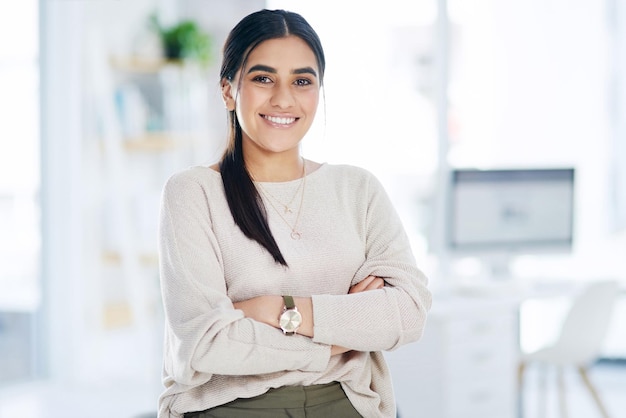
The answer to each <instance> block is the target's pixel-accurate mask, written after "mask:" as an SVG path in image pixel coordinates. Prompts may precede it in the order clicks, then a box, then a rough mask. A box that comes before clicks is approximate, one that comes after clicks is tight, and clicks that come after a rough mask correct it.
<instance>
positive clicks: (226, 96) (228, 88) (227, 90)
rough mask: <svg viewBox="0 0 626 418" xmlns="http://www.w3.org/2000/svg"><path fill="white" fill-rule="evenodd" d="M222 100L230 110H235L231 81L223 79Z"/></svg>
mask: <svg viewBox="0 0 626 418" xmlns="http://www.w3.org/2000/svg"><path fill="white" fill-rule="evenodd" d="M222 100H223V101H224V106H225V107H226V109H227V110H228V111H233V110H235V99H234V97H233V86H232V84H231V83H230V81H228V80H226V79H225V78H223V79H222Z"/></svg>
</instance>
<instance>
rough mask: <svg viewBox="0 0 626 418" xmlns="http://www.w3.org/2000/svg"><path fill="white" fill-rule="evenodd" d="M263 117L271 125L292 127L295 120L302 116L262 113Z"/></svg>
mask: <svg viewBox="0 0 626 418" xmlns="http://www.w3.org/2000/svg"><path fill="white" fill-rule="evenodd" d="M261 117H262V118H263V119H265V120H267V121H268V122H270V124H271V125H275V126H277V127H281V128H285V127H290V126H292V125H293V124H294V123H295V122H297V121H298V119H300V118H296V117H288V116H271V115H261Z"/></svg>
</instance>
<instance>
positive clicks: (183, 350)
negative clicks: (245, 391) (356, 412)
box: [159, 174, 330, 386]
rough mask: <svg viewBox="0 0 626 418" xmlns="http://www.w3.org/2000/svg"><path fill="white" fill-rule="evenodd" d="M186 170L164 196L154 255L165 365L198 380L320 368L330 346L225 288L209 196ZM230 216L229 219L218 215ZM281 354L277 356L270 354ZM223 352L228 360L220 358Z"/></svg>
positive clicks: (181, 378)
mask: <svg viewBox="0 0 626 418" xmlns="http://www.w3.org/2000/svg"><path fill="white" fill-rule="evenodd" d="M208 193H210V191H209V190H207V188H206V187H203V186H202V185H201V184H199V183H198V182H197V181H195V179H194V178H193V177H192V176H189V175H184V174H183V175H175V176H173V177H172V178H171V179H170V180H169V181H168V182H167V184H166V185H165V188H164V191H163V197H162V206H161V216H160V218H161V219H160V229H159V258H160V275H161V290H162V297H163V305H164V308H165V319H166V327H165V338H166V344H165V347H166V352H165V353H164V354H165V356H164V358H165V365H164V367H165V371H166V373H167V375H169V376H170V377H171V378H172V379H173V380H174V381H176V382H178V383H180V384H182V385H189V386H197V385H199V384H202V383H204V382H206V381H208V380H209V379H211V377H212V375H213V374H219V375H255V374H267V373H272V372H279V371H284V370H303V371H323V370H325V368H326V367H327V365H328V361H329V358H330V348H329V347H328V346H327V345H324V344H319V343H315V342H313V341H312V340H311V339H310V338H307V337H303V336H293V337H285V336H283V335H282V333H281V332H280V330H277V329H275V328H273V327H270V326H268V325H265V324H262V323H259V322H256V321H253V320H251V319H247V318H245V317H244V316H243V313H242V312H241V311H240V310H236V309H234V307H233V304H232V302H231V300H230V299H229V297H228V295H227V293H226V285H225V280H224V272H223V265H222V260H221V254H220V247H219V243H218V240H217V239H216V237H215V234H214V233H213V222H217V221H218V220H217V219H214V218H212V216H229V215H230V214H215V215H212V214H211V213H210V208H209V204H208V202H209V200H210V199H211V196H210V195H208ZM219 221H220V222H229V221H230V222H232V219H226V220H225V219H219ZM276 358H280V359H281V361H280V362H278V361H275V359H276ZM225 359H227V361H225Z"/></svg>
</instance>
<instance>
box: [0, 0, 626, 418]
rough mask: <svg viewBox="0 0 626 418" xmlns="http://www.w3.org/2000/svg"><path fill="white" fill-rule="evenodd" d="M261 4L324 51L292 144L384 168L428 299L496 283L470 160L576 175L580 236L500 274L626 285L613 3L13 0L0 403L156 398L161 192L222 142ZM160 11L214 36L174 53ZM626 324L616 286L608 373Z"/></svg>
mask: <svg viewBox="0 0 626 418" xmlns="http://www.w3.org/2000/svg"><path fill="white" fill-rule="evenodd" d="M265 7H267V8H285V9H288V10H293V11H297V12H300V13H301V14H303V16H305V18H307V20H309V22H310V23H311V24H312V26H313V27H314V28H315V29H316V30H317V31H318V33H319V35H320V37H321V39H322V43H323V44H324V47H325V50H326V55H327V63H328V65H327V74H326V79H325V88H324V90H325V93H324V100H323V101H322V104H321V107H320V110H319V112H318V116H317V120H316V123H315V125H314V127H313V129H312V131H311V133H310V134H309V135H308V136H307V138H306V139H305V140H304V143H303V152H304V155H305V156H306V157H307V158H310V159H313V160H318V161H326V162H329V163H348V164H354V165H359V166H363V167H365V168H367V169H369V170H370V171H372V172H374V173H375V174H376V175H377V176H378V177H379V178H380V179H381V180H382V182H383V183H384V184H385V186H386V188H387V190H388V192H389V194H390V196H391V198H392V200H393V201H394V203H395V204H396V207H397V209H398V212H399V214H400V216H401V218H402V220H403V222H404V224H405V227H406V229H407V232H408V233H409V236H410V238H411V242H412V245H413V249H414V251H415V255H416V258H417V261H418V263H419V264H420V266H422V268H423V269H424V270H425V271H426V272H427V273H428V275H429V276H430V278H431V286H432V288H433V290H434V291H436V295H441V298H442V299H443V298H445V297H447V296H446V295H449V294H450V293H451V292H454V291H455V289H457V288H459V287H460V285H462V286H461V287H462V288H463V289H467V288H468V287H471V286H472V283H475V284H476V287H477V288H479V287H480V288H481V289H483V290H484V289H486V288H488V287H489V283H488V280H486V279H485V278H487V277H488V276H489V271H488V270H489V269H488V267H489V266H486V265H485V263H484V257H485V253H484V252H481V253H476V254H473V253H472V252H471V251H469V252H463V253H462V254H459V253H457V252H456V251H455V249H454V248H452V247H451V246H450V242H449V241H448V239H447V237H448V235H447V232H446V231H447V228H448V226H449V225H448V224H447V223H448V222H449V218H448V217H447V216H446V215H445V214H446V213H447V211H448V210H449V208H448V206H449V205H450V199H449V188H450V182H449V179H450V174H451V173H452V172H453V171H454V170H457V169H461V168H465V169H467V168H471V169H485V170H494V169H514V170H519V169H528V170H533V169H543V168H548V169H553V168H571V169H574V170H575V173H576V174H575V193H574V195H573V200H572V202H571V210H572V214H573V217H572V224H571V237H570V240H569V241H568V242H567V243H566V244H567V245H565V246H564V247H563V248H558V249H555V250H556V251H539V250H538V249H536V248H533V247H532V246H530V247H528V248H525V249H522V250H520V251H516V252H514V253H511V254H507V263H509V264H510V265H509V266H508V267H510V274H511V276H512V277H514V279H515V280H514V286H513V285H511V286H510V288H509V289H508V290H509V291H512V290H513V289H524V291H526V290H528V288H529V287H531V286H535V285H537V284H539V285H541V284H542V283H548V284H549V285H550V286H553V288H554V289H557V288H559V286H560V285H561V284H562V283H564V282H567V283H570V282H572V283H576V284H580V283H584V282H586V281H594V280H600V279H611V280H616V281H618V282H620V283H621V286H622V287H623V288H624V286H626V263H625V262H624V254H626V1H624V0H602V1H597V0H575V1H569V2H566V1H563V0H547V1H538V0H531V1H522V0H500V1H495V0H477V1H472V2H468V1H462V0H412V1H409V0H387V1H384V2H379V1H373V0H372V1H358V2H357V1H346V2H338V1H328V0H318V1H305V0H289V1H288V0H267V1H264V0H234V1H227V2H226V1H218V0H132V1H124V2H123V1H117V0H39V1H38V0H21V1H19V2H18V1H3V2H0V132H1V136H0V418H5V417H13V416H22V417H25V418H30V417H33V418H43V417H46V418H47V417H83V416H89V417H95V418H97V417H105V416H107V417H109V416H115V417H121V418H133V417H139V416H142V414H148V415H146V416H150V415H149V414H150V413H154V411H155V410H156V399H157V397H158V395H159V393H160V391H161V384H160V372H161V336H162V321H163V317H162V309H161V305H160V293H159V277H158V266H157V254H156V240H157V221H158V211H159V197H160V192H161V187H162V185H163V183H164V181H165V180H166V179H167V178H168V176H169V175H171V174H172V173H174V172H175V171H178V170H180V169H183V168H185V167H187V166H190V165H194V164H204V163H209V162H214V161H215V160H216V159H217V158H219V156H220V154H221V151H222V147H223V146H224V139H225V122H226V115H225V112H224V108H223V105H222V103H221V99H220V94H219V89H218V82H219V80H218V79H217V74H218V67H219V59H220V57H219V55H220V49H221V45H222V43H223V41H224V39H225V37H226V34H227V33H228V31H229V30H230V28H232V26H233V25H234V24H235V23H236V22H237V21H238V20H239V19H240V18H241V17H243V16H244V15H246V14H248V13H249V12H252V11H254V10H258V9H260V8H265ZM153 17H156V18H157V21H158V24H159V25H160V28H161V30H162V31H163V30H166V29H171V28H173V27H175V26H176V25H177V24H179V23H180V22H184V21H189V20H190V21H191V22H192V23H193V24H194V25H195V27H196V28H197V29H198V30H199V32H200V38H198V39H200V41H199V43H200V44H201V45H205V46H207V47H208V48H207V49H202V50H201V53H200V54H199V55H194V56H190V57H189V58H187V59H185V60H182V61H181V60H177V59H168V58H167V57H165V56H164V53H163V48H162V44H161V40H162V34H161V32H159V30H157V29H156V28H155V21H154V19H153ZM535 250H537V251H535ZM511 283H513V282H511ZM500 284H502V283H499V284H498V285H500ZM520 285H521V287H519V286H520ZM566 287H567V286H566ZM486 292H487V293H489V292H488V291H486ZM496 293H497V292H493V294H491V295H490V297H492V298H493V297H496V298H497V297H498V296H497V295H496ZM554 296H555V298H550V299H549V300H544V299H542V300H530V298H529V300H524V302H523V303H522V304H521V305H520V312H521V313H522V315H521V316H520V319H521V322H520V323H521V325H520V329H519V331H520V335H519V338H520V344H521V346H520V347H519V349H520V350H521V351H526V350H529V351H532V350H534V349H537V348H539V347H541V346H542V345H543V344H545V343H547V342H549V341H550V339H551V338H553V337H554V335H555V334H556V333H557V332H558V328H559V323H560V322H559V321H561V320H562V318H563V317H564V314H565V312H566V311H567V308H568V304H569V303H570V300H571V298H569V297H568V296H567V295H566V294H565V296H563V297H561V296H562V295H561V294H559V293H558V292H556V291H555V292H554ZM435 303H437V298H436V299H435ZM550 318H552V319H550ZM624 320H626V298H625V297H621V298H620V299H619V300H618V303H616V306H615V309H614V312H613V317H612V319H611V325H610V329H609V332H608V335H607V338H606V340H605V341H604V342H603V349H602V352H601V356H600V358H601V359H602V360H608V361H607V362H605V363H603V364H604V367H609V369H610V372H609V373H611V376H612V377H611V378H612V379H613V378H614V376H624V375H625V374H626V367H624V366H623V361H626V331H624V328H623V325H621V326H618V324H623V322H624ZM606 364H608V366H606ZM612 382H613V381H612ZM573 384H575V383H573ZM617 384H619V385H626V377H622V378H621V380H619V381H618V383H617ZM623 389H624V390H626V386H623ZM583 396H587V395H583ZM607 396H608V397H609V398H610V395H607ZM609 400H611V401H613V398H611V399H609ZM622 405H623V403H622ZM609 406H610V407H611V408H612V409H614V410H615V411H616V412H615V414H619V413H620V410H619V405H618V406H615V405H609ZM583 408H584V407H583ZM611 408H609V409H611ZM85 410H89V411H90V412H88V413H87V412H85ZM623 410H624V409H623V407H622V409H621V411H622V413H623ZM91 411H93V412H91ZM593 413H595V411H594V412H593ZM405 416H406V415H405ZM408 416H411V415H408ZM526 416H528V417H531V416H534V415H532V414H530V415H526ZM572 416H574V417H576V416H581V417H582V416H585V417H590V416H592V415H572ZM598 416H600V415H598ZM613 416H618V415H613ZM434 418H436V417H434ZM502 418H503V417H502Z"/></svg>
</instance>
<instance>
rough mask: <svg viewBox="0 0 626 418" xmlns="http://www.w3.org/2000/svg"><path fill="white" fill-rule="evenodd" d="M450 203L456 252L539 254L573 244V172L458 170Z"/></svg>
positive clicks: (450, 225)
mask: <svg viewBox="0 0 626 418" xmlns="http://www.w3.org/2000/svg"><path fill="white" fill-rule="evenodd" d="M448 203H449V205H448V209H449V213H448V215H449V218H448V222H447V224H448V245H449V247H450V249H451V250H453V251H454V250H457V251H468V252H470V253H471V252H477V251H481V250H487V251H502V252H514V253H524V252H529V253H534V252H537V251H542V250H568V249H570V248H571V246H572V241H573V218H574V169H572V168H564V169H563V168H558V169H506V170H474V169H457V170H453V171H452V173H451V187H450V195H449V201H448Z"/></svg>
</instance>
